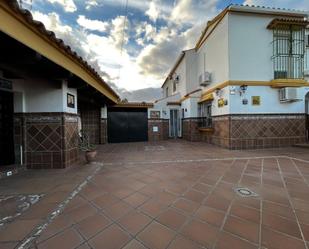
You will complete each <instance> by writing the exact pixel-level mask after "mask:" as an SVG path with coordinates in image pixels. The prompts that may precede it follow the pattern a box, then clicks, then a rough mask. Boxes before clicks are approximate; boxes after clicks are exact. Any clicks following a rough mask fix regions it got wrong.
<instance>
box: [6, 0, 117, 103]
mask: <svg viewBox="0 0 309 249" xmlns="http://www.w3.org/2000/svg"><path fill="white" fill-rule="evenodd" d="M0 31H1V32H3V33H5V34H6V35H8V36H9V37H12V38H13V39H15V40H16V41H18V42H20V43H21V44H24V45H25V46H27V47H29V48H31V49H32V50H33V51H35V52H37V54H38V55H40V56H43V57H45V58H47V59H48V60H49V61H51V62H53V63H55V64H56V65H58V66H59V67H61V68H62V69H63V71H67V72H68V74H67V78H68V79H69V78H72V77H74V81H72V82H74V83H72V84H73V85H74V87H77V88H80V89H82V91H84V90H85V89H87V92H88V93H90V92H91V96H95V97H98V98H102V95H103V96H104V99H107V100H108V102H110V103H111V104H116V103H118V100H119V96H118V95H117V94H116V93H115V92H114V91H113V90H112V89H111V87H110V86H109V85H108V84H107V83H105V82H104V81H103V80H102V78H101V77H100V76H99V74H98V73H97V72H96V71H95V70H94V69H93V68H91V67H90V66H89V65H88V64H87V62H85V61H84V60H83V59H82V58H81V57H79V56H78V55H77V54H76V53H75V52H73V51H72V50H71V48H70V47H69V46H66V45H65V44H64V43H63V41H62V40H59V39H57V38H56V37H55V34H54V33H53V32H50V31H47V30H46V29H45V27H44V25H43V24H42V23H40V22H36V21H34V20H33V19H32V16H31V14H30V12H29V11H26V10H23V9H20V8H19V5H18V3H17V2H16V0H13V1H1V2H0ZM13 73H14V72H13ZM90 90H91V91H90Z"/></svg>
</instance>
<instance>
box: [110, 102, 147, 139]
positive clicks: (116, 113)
mask: <svg viewBox="0 0 309 249" xmlns="http://www.w3.org/2000/svg"><path fill="white" fill-rule="evenodd" d="M107 131H108V142H109V143H126V142H142V141H147V140H148V117H147V109H144V108H109V109H108V113H107Z"/></svg>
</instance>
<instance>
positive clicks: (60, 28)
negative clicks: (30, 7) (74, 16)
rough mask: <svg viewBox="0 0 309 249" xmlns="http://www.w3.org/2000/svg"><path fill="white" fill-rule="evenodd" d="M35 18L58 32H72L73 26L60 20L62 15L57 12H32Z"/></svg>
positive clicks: (47, 27)
mask: <svg viewBox="0 0 309 249" xmlns="http://www.w3.org/2000/svg"><path fill="white" fill-rule="evenodd" d="M32 15H33V18H34V19H35V20H38V21H40V22H42V23H44V25H45V27H46V29H49V30H53V31H54V32H56V33H58V34H59V33H61V34H63V33H70V32H72V28H71V27H70V26H68V25H64V24H63V23H62V22H61V21H60V17H59V15H58V14H57V13H55V12H52V13H49V14H47V15H46V14H43V13H41V12H39V11H34V12H32Z"/></svg>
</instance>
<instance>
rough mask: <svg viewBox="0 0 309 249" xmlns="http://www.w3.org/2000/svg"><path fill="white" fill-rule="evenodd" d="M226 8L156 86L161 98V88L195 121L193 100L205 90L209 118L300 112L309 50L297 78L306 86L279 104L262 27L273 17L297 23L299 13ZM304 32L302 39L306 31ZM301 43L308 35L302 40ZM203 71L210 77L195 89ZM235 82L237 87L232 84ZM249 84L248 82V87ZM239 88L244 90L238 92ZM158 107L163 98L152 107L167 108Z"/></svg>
mask: <svg viewBox="0 0 309 249" xmlns="http://www.w3.org/2000/svg"><path fill="white" fill-rule="evenodd" d="M229 8H230V10H231V11H227V13H226V14H225V15H222V16H223V17H222V18H217V19H215V21H214V22H213V23H211V24H210V25H209V27H208V29H207V31H206V33H205V34H204V37H202V40H205V41H204V42H200V44H199V46H197V47H196V48H195V49H192V50H188V51H184V52H183V56H181V57H180V58H181V59H178V61H177V62H176V65H175V66H174V69H173V70H172V72H171V74H170V75H169V78H168V79H167V80H166V82H165V84H164V85H163V86H162V88H163V93H164V97H167V96H166V93H167V92H166V88H168V89H169V90H168V96H170V95H172V94H177V96H179V99H178V101H179V107H178V109H179V111H180V112H181V111H182V110H184V112H183V114H184V116H183V117H182V118H196V117H198V116H199V113H198V109H199V102H200V103H201V102H202V101H201V100H203V99H202V98H201V96H203V93H205V94H206V93H209V92H210V93H212V95H213V100H212V101H208V103H209V104H211V115H212V116H221V115H229V114H302V113H305V105H306V101H305V95H306V94H307V93H308V92H309V87H308V86H307V85H308V82H309V46H307V47H306V48H305V57H304V68H303V69H304V73H303V77H302V80H305V81H307V84H306V83H305V82H304V81H303V83H304V86H301V85H297V86H296V87H297V90H296V91H297V99H298V100H297V101H296V100H293V101H286V102H283V101H280V100H279V89H280V87H279V88H274V87H272V86H271V82H272V81H273V80H274V66H273V58H272V56H273V49H274V48H273V41H274V35H273V31H272V30H271V29H269V28H268V25H269V24H270V23H271V22H272V21H273V20H274V19H286V20H289V19H291V18H298V19H299V20H300V21H302V20H304V17H305V16H306V14H305V12H302V11H292V10H280V9H278V10H275V9H268V8H259V7H247V6H232V7H229ZM291 16H292V17H291ZM305 32H306V35H307V36H308V35H309V30H308V27H307V30H306V31H305ZM305 39H308V37H307V38H306V36H305ZM175 67H176V68H175ZM205 72H207V73H209V74H210V76H211V77H210V78H211V79H210V81H209V82H208V83H207V84H206V85H200V82H199V77H200V75H202V74H204V73H205ZM171 76H172V77H171ZM174 76H179V82H178V83H177V90H176V91H175V92H173V91H172V89H173V81H174V79H175V78H174ZM235 81H236V82H237V81H238V82H241V83H239V84H235V85H233V82H235ZM251 82H254V84H250V83H251ZM267 82H269V85H267ZM290 82H292V83H290V85H288V86H289V87H293V79H291V81H290ZM225 83H226V84H225ZM242 84H243V85H246V86H247V89H246V90H245V91H244V92H243V93H242V94H240V85H242ZM216 87H219V88H220V91H219V92H218V91H216V90H214V89H216ZM199 90H200V91H199ZM192 92H194V94H192ZM205 94H204V95H205ZM193 95H194V96H193ZM254 96H258V97H259V98H260V103H259V104H258V105H256V104H253V102H252V97H254ZM219 99H221V100H224V105H221V106H220V107H219V105H218V100H219ZM244 99H245V101H243V100H244ZM246 100H247V101H246ZM164 103H166V102H165V100H164V99H163V100H160V101H158V102H157V103H156V104H155V107H154V108H156V109H164V108H165V109H168V108H169V107H168V105H165V104H164ZM307 103H308V101H307Z"/></svg>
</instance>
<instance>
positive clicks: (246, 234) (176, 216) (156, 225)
mask: <svg viewBox="0 0 309 249" xmlns="http://www.w3.org/2000/svg"><path fill="white" fill-rule="evenodd" d="M158 145H162V146H163V148H164V149H163V150H160V151H156V150H151V151H147V150H145V146H151V147H153V148H156V147H157V146H158ZM289 156H292V157H294V158H295V157H297V158H300V159H302V161H300V160H298V159H291V158H289ZM257 157H259V159H257ZM242 158H243V159H242ZM97 159H98V162H100V163H103V166H102V165H101V164H99V163H98V164H92V165H87V166H83V167H78V168H75V167H72V169H67V170H66V171H63V170H59V171H58V170H53V171H48V173H44V172H45V171H35V170H33V171H29V172H28V173H27V171H26V173H24V174H25V175H20V176H18V175H16V176H12V177H11V178H10V179H9V180H5V179H3V180H2V181H1V182H0V190H1V195H2V193H5V194H7V195H8V196H9V195H12V194H16V193H27V194H29V195H31V194H33V193H34V194H44V198H42V200H40V201H39V202H38V203H37V204H35V205H33V206H31V207H30V208H29V210H28V211H27V212H25V213H23V215H21V216H19V217H18V218H16V219H14V220H13V221H12V222H7V223H6V224H4V226H1V225H0V248H1V249H2V248H6V249H7V248H14V247H16V246H17V247H18V245H20V243H21V242H22V241H25V240H26V239H28V238H29V237H30V236H31V231H34V230H33V229H34V228H35V227H36V226H37V225H39V224H41V223H42V222H43V219H44V220H45V219H47V215H48V214H50V212H51V210H55V208H56V207H57V203H58V202H59V201H60V200H61V199H62V198H65V197H66V191H68V195H70V193H72V191H73V190H76V187H77V186H78V184H80V183H81V182H83V181H85V180H86V179H89V178H88V177H89V174H90V173H91V174H92V173H94V172H95V175H94V177H93V178H91V180H90V181H89V180H88V183H87V184H86V185H84V186H83V188H82V190H81V191H80V192H79V193H78V194H77V195H76V196H75V197H74V198H73V199H72V200H71V201H70V202H69V203H68V204H67V205H66V206H65V207H64V210H63V212H62V213H60V214H59V216H58V217H56V218H55V219H54V220H53V221H51V223H50V224H49V225H48V226H47V228H46V229H45V230H43V232H42V234H41V235H40V236H39V238H37V239H36V240H35V243H34V241H31V244H32V247H30V248H31V249H34V248H35V244H36V245H38V248H61V249H62V248H66V247H68V248H72V249H73V248H74V249H75V248H76V249H77V248H79V249H89V248H91V249H97V248H99V249H161V248H162V249H202V248H212V249H257V248H259V249H308V248H309V247H307V248H305V243H307V244H308V243H309V241H308V240H309V211H308V210H309V197H308V193H309V186H308V180H309V177H308V176H309V163H308V162H306V160H309V154H308V151H307V150H302V149H299V148H282V149H278V150H277V149H272V150H252V151H228V150H225V149H222V148H218V147H215V146H210V145H207V144H205V143H198V142H197V143H189V142H184V141H179V140H177V141H171V140H169V141H164V142H156V143H132V144H107V145H102V146H98V158H97ZM213 159H215V160H213ZM221 159H222V160H221ZM234 159H235V160H234ZM295 165H297V168H296V166H295ZM72 175H73V177H72ZM42 176H44V177H43V178H42ZM305 179H306V180H305ZM29 183H31V184H29ZM33 184H35V185H36V188H37V189H36V188H35V187H33V186H32V185H33ZM30 185H31V186H30ZM236 187H247V188H249V189H251V190H252V191H254V192H255V193H257V194H258V195H257V196H255V197H241V196H239V195H238V194H237V193H236V192H235V188H236ZM70 188H71V189H70ZM48 189H49V190H48ZM47 190H48V191H49V192H46V193H45V192H44V191H47ZM33 191H34V192H33ZM35 191H37V192H35ZM41 191H43V192H41ZM4 198H5V196H4ZM40 207H42V208H41V209H40ZM261 208H262V210H261ZM2 213H6V212H0V214H2ZM295 214H296V215H295ZM30 218H31V219H30ZM0 219H1V217H0ZM297 222H299V224H300V226H301V228H299V226H298V223H297ZM260 230H261V234H260ZM303 236H304V237H305V238H303Z"/></svg>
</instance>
